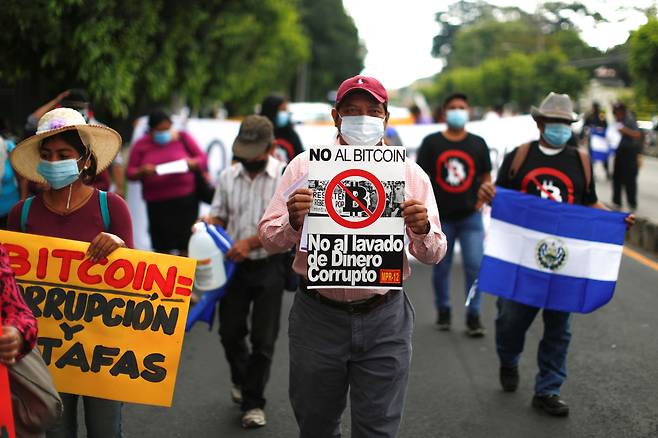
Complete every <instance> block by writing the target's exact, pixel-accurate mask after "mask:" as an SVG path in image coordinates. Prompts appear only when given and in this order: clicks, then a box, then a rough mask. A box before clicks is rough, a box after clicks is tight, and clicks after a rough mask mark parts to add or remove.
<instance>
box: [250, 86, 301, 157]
mask: <svg viewBox="0 0 658 438" xmlns="http://www.w3.org/2000/svg"><path fill="white" fill-rule="evenodd" d="M260 115H261V116H265V117H267V118H268V119H269V120H270V122H272V125H273V126H274V150H273V152H272V153H273V155H274V156H275V157H276V158H277V159H278V160H279V161H282V162H284V163H286V164H287V163H289V162H290V160H292V159H293V158H295V157H296V156H297V155H299V154H301V153H302V152H303V151H304V146H303V145H302V141H301V140H300V139H299V135H297V132H296V131H295V127H294V125H293V123H292V115H291V114H290V111H289V110H288V101H287V100H286V99H285V98H284V97H283V96H279V95H276V94H273V95H271V96H268V97H266V98H265V100H263V103H262V104H261V108H260Z"/></svg>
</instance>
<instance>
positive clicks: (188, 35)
mask: <svg viewBox="0 0 658 438" xmlns="http://www.w3.org/2000/svg"><path fill="white" fill-rule="evenodd" d="M297 9H298V5H297V2H296V0H189V1H186V2H180V1H176V0H142V1H139V2H126V1H121V0H96V1H94V2H85V1H83V0H33V1H31V2H23V1H20V0H5V1H3V7H2V8H0V24H1V25H2V29H3V32H2V33H0V45H2V47H4V48H5V49H3V62H2V63H0V80H1V81H3V82H6V83H8V84H17V83H19V82H21V83H24V84H34V85H38V86H37V87H36V89H37V90H38V92H39V93H40V94H43V95H42V96H39V98H40V99H41V100H45V99H46V98H50V97H51V96H52V95H54V94H56V93H57V92H59V91H61V90H62V89H66V88H70V87H71V86H72V85H74V84H75V85H78V86H84V87H85V88H87V89H88V90H89V91H90V94H91V95H92V97H93V100H94V103H95V105H96V106H102V107H105V108H106V109H107V110H108V111H109V113H110V114H112V115H114V116H120V117H124V118H125V117H127V116H128V115H129V114H131V113H134V112H135V111H140V110H143V109H145V108H148V107H149V106H150V105H153V104H155V103H163V104H168V103H170V102H171V100H172V99H173V98H178V99H179V100H181V101H183V102H187V103H189V104H190V105H192V107H193V108H199V107H201V106H202V105H203V104H205V103H208V102H216V101H218V100H220V101H222V102H224V103H225V104H226V105H227V107H228V108H229V110H230V111H231V112H233V113H240V112H249V111H250V110H251V109H252V108H253V105H254V104H255V103H256V102H258V101H259V100H260V99H261V98H262V97H264V95H265V94H267V93H268V92H269V91H270V90H271V88H272V87H273V86H274V87H276V86H285V85H286V84H288V83H289V81H290V79H291V78H292V76H293V75H294V74H295V71H296V68H297V66H298V65H299V64H300V63H302V62H303V61H304V60H305V59H306V57H307V56H308V40H307V38H306V37H305V35H304V33H303V29H302V25H301V23H300V19H299V15H298V12H297ZM17 42H20V44H17Z"/></svg>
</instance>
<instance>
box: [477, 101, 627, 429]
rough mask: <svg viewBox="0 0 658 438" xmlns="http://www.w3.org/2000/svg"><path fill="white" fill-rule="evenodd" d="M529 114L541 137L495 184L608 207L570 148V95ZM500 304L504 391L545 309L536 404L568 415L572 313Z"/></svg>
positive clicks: (513, 156)
mask: <svg viewBox="0 0 658 438" xmlns="http://www.w3.org/2000/svg"><path fill="white" fill-rule="evenodd" d="M531 113H532V117H533V118H534V119H535V122H536V123H537V128H538V129H539V132H540V139H539V141H534V142H532V143H528V144H524V145H522V146H519V147H517V148H516V149H514V150H513V151H512V152H510V153H509V154H507V155H506V156H505V159H504V161H503V164H502V166H501V167H500V169H499V171H498V177H497V179H496V185H498V186H500V187H504V188H508V189H513V190H518V191H520V192H524V193H529V194H533V195H536V196H540V197H541V198H544V199H550V200H553V201H556V202H566V203H569V204H577V205H585V206H588V207H593V208H599V209H602V210H607V208H606V207H605V205H604V204H603V203H602V202H600V201H599V200H598V198H597V196H596V189H595V184H594V178H592V164H591V162H590V160H589V158H588V156H587V154H585V153H584V152H582V151H580V150H578V149H577V148H573V147H568V146H567V141H568V140H569V138H571V136H572V131H571V127H570V125H571V124H572V123H574V122H575V121H576V115H575V114H574V113H573V104H572V102H571V99H570V98H569V96H568V95H566V94H556V93H550V94H549V95H548V96H547V97H546V98H545V99H544V100H543V101H542V103H541V105H540V106H539V108H535V107H533V108H532V111H531ZM495 194H496V188H495V186H494V185H493V184H492V183H490V182H485V183H483V184H482V186H481V187H480V191H479V193H478V198H479V200H480V202H491V201H492V200H494V201H495V199H494V197H495ZM633 220H634V218H633V217H628V218H627V223H629V224H631V223H632V222H633ZM582 226H583V227H587V226H588V224H586V223H583V224H582ZM497 307H498V317H497V319H496V351H497V352H498V358H499V360H500V369H499V373H500V374H499V378H500V384H501V386H502V388H503V390H504V391H506V392H514V391H516V390H517V388H518V386H519V370H518V364H519V361H520V359H521V353H522V352H523V347H524V344H525V338H526V332H527V331H528V329H529V328H530V325H531V324H532V322H533V321H534V319H535V317H536V316H537V314H538V313H539V312H540V311H541V312H542V319H543V321H544V331H543V334H542V339H541V342H540V343H539V351H538V353H537V362H538V365H539V373H537V376H536V379H535V389H534V392H535V395H534V397H533V399H532V406H533V407H535V408H536V409H540V410H543V411H545V412H546V413H548V414H550V415H554V416H565V415H568V414H569V405H568V404H567V403H566V402H565V401H564V400H563V399H562V397H561V396H560V388H561V387H562V384H563V383H564V381H565V380H566V378H567V368H566V364H567V351H568V349H569V343H570V341H571V313H568V312H561V311H557V310H548V309H543V310H542V309H540V308H538V307H533V306H529V305H526V304H522V303H519V302H516V301H512V300H509V299H504V298H499V299H498V301H497Z"/></svg>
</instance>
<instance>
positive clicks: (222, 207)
mask: <svg viewBox="0 0 658 438" xmlns="http://www.w3.org/2000/svg"><path fill="white" fill-rule="evenodd" d="M273 141H274V135H273V129H272V124H271V123H270V121H269V120H268V119H267V118H265V117H262V116H247V117H246V118H245V119H244V121H243V122H242V124H241V125H240V131H239V133H238V136H237V138H236V139H235V142H234V143H233V158H234V160H235V161H236V162H235V163H233V164H232V165H231V167H229V168H227V169H224V170H223V171H222V172H221V174H220V175H219V180H218V182H217V188H216V189H215V198H214V199H213V202H212V206H211V209H210V215H209V217H208V218H206V221H207V222H208V223H212V224H219V225H221V226H222V227H224V228H226V229H227V231H228V234H229V235H230V236H231V238H232V239H233V247H232V248H231V249H230V250H229V251H228V252H227V254H226V256H227V257H228V258H229V259H230V260H232V261H233V262H235V263H236V264H237V269H236V271H235V273H234V274H233V276H232V277H231V281H230V283H229V285H228V288H227V292H226V294H225V295H224V296H223V297H222V299H221V302H220V304H219V334H220V336H221V340H222V345H223V346H224V352H225V354H226V359H227V360H228V362H229V365H230V367H231V381H232V382H233V388H232V389H231V398H232V399H233V401H234V402H236V403H240V404H241V407H242V411H243V415H242V426H243V427H247V428H250V427H260V426H265V424H266V418H265V411H264V408H265V396H264V392H265V385H266V383H267V380H268V378H269V375H270V366H271V365H272V357H273V355H274V343H275V342H276V338H277V335H278V333H279V320H280V317H281V296H282V293H283V286H284V281H285V271H284V263H283V257H284V255H283V254H275V255H269V254H268V253H267V252H266V251H265V249H263V248H262V245H261V243H260V240H259V238H258V220H259V219H260V218H261V216H262V215H263V213H264V212H265V208H266V207H267V204H268V203H269V201H270V199H271V198H272V197H273V196H274V192H275V189H276V187H277V184H278V182H279V180H280V179H281V174H282V172H283V169H284V167H285V164H284V163H282V162H281V161H279V160H277V159H276V158H274V157H272V156H271V152H272V149H273V147H274V145H273ZM247 336H249V339H250V340H251V348H250V347H249V346H248V345H247V340H246V338H247Z"/></svg>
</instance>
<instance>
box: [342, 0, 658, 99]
mask: <svg viewBox="0 0 658 438" xmlns="http://www.w3.org/2000/svg"><path fill="white" fill-rule="evenodd" d="M567 1H568V0H567ZM448 3H449V2H447V1H444V2H437V1H436V0H343V4H344V6H345V9H346V10H347V12H348V13H349V14H350V15H351V16H352V18H353V19H354V22H355V24H356V27H357V28H358V30H359V37H360V38H361V40H362V41H363V42H364V43H365V45H366V48H367V49H368V54H367V56H366V59H365V69H364V70H363V74H366V75H371V76H375V77H377V78H378V79H380V80H381V81H382V83H383V84H384V86H385V87H387V88H389V89H396V88H401V87H404V86H406V85H409V84H411V83H412V82H414V81H415V80H417V79H420V78H425V77H428V76H432V75H434V74H436V73H438V72H439V71H440V70H441V62H440V61H439V60H438V59H436V58H433V57H432V55H431V50H432V38H433V37H434V35H436V33H437V32H438V28H439V27H438V24H437V22H436V20H435V15H436V13H437V12H439V11H445V10H447V6H446V5H447V4H448ZM490 3H492V4H496V5H500V6H519V7H522V8H523V9H525V10H527V11H529V12H532V11H534V10H535V8H536V6H537V4H538V3H540V1H538V0H523V1H521V0H490ZM583 3H585V4H586V5H587V6H588V7H589V8H590V9H591V10H593V11H596V12H599V13H601V14H602V15H603V16H604V17H606V18H608V20H610V23H602V24H599V25H597V26H594V22H593V20H590V19H587V18H586V19H580V20H579V21H576V20H574V21H576V23H577V24H578V26H579V27H580V28H581V30H582V32H581V36H582V37H583V39H584V40H585V42H587V43H588V44H590V45H592V46H595V47H598V48H600V49H607V48H609V47H612V46H615V45H617V44H621V43H623V42H624V41H626V39H627V38H628V34H629V32H630V31H632V30H635V29H637V28H638V27H639V26H641V25H642V24H643V23H645V22H646V18H645V16H644V15H643V14H642V13H641V12H639V11H619V10H618V6H616V5H619V3H620V2H619V1H618V0H583ZM623 4H624V5H626V6H632V7H633V6H634V7H639V8H647V7H649V6H651V5H652V4H655V3H654V0H626V1H624V2H623Z"/></svg>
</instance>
